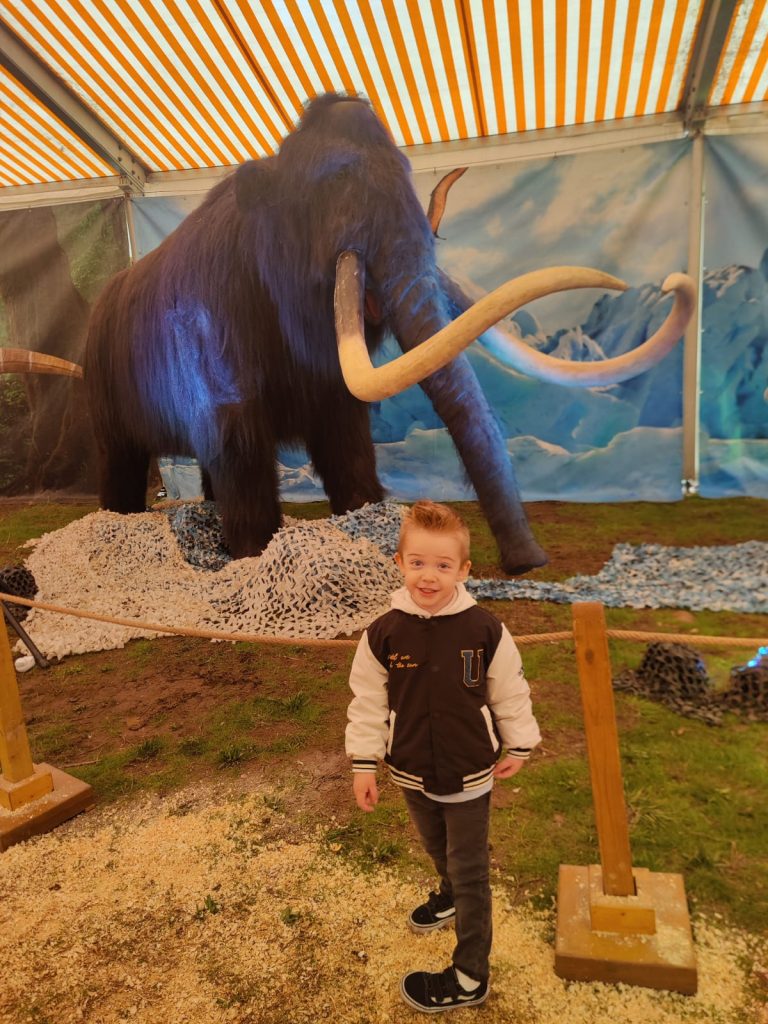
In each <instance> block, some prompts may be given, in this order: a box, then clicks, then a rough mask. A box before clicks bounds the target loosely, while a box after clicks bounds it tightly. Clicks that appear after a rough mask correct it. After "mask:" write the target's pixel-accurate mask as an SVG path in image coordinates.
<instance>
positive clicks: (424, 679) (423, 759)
mask: <svg viewBox="0 0 768 1024" xmlns="http://www.w3.org/2000/svg"><path fill="white" fill-rule="evenodd" d="M456 591H457V593H456V597H455V598H454V600H453V601H452V602H451V603H450V604H448V605H447V606H446V607H445V608H443V609H441V610H440V611H439V612H437V613H436V614H435V615H430V614H429V612H425V611H424V610H422V609H421V608H419V607H418V605H417V604H416V603H415V602H414V600H413V598H412V597H411V596H410V594H409V593H408V591H407V589H406V588H405V587H401V588H400V589H399V590H397V591H395V593H394V594H393V595H392V603H391V608H390V610H389V611H388V612H386V613H385V614H384V615H382V616H380V617H379V618H378V619H376V621H375V622H373V623H372V624H371V626H370V627H369V628H368V629H367V630H366V631H365V633H364V634H363V636H362V637H361V639H360V642H359V644H358V647H357V652H356V653H355V658H354V661H353V662H352V668H351V670H350V679H349V683H350V686H351V688H352V692H353V694H354V697H353V700H352V703H351V704H350V706H349V712H348V719H349V721H348V724H347V729H346V736H345V746H346V751H347V754H348V756H350V757H351V758H352V770H353V771H358V772H365V771H368V772H370V771H375V770H376V764H377V762H378V761H380V760H384V761H386V763H387V764H388V765H389V769H390V773H391V775H392V779H393V781H394V782H396V783H397V784H398V785H399V786H403V787H404V788H406V789H417V790H421V791H426V792H428V793H434V794H435V795H436V796H444V795H448V794H453V793H460V792H464V791H467V790H472V789H477V788H480V787H482V786H487V784H488V782H489V781H490V779H491V777H492V775H493V768H494V766H495V764H496V761H497V760H498V757H499V753H500V751H501V750H502V748H505V749H506V751H507V752H508V753H509V754H512V755H513V756H514V757H520V758H526V757H528V756H529V755H530V752H531V750H532V748H533V747H535V746H536V745H537V744H538V743H539V742H540V741H541V735H540V733H539V728H538V725H537V724H536V719H535V718H534V716H533V712H532V709H531V699H530V691H529V688H528V683H527V682H526V679H525V676H524V675H523V668H522V663H521V660H520V655H519V653H518V650H517V647H516V646H515V642H514V640H513V639H512V637H511V636H510V634H509V632H508V631H507V629H506V627H505V626H503V625H502V623H500V622H499V621H498V619H496V618H495V617H494V616H493V615H491V614H490V613H489V612H486V611H484V610H483V609H482V608H479V607H478V606H477V603H476V602H475V599H474V598H473V597H472V596H471V595H470V594H469V593H468V592H467V590H466V589H465V587H464V585H463V584H461V583H460V584H457V587H456Z"/></svg>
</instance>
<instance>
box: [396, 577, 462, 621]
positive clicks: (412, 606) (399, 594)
mask: <svg viewBox="0 0 768 1024" xmlns="http://www.w3.org/2000/svg"><path fill="white" fill-rule="evenodd" d="M475 604H477V601H475V599H474V597H472V595H471V594H470V593H469V591H468V590H467V588H466V587H465V586H464V584H463V583H457V584H456V596H455V597H454V599H453V600H452V601H449V603H448V604H447V605H446V606H445V608H441V609H440V611H439V612H435V617H437V616H438V615H456V614H458V612H465V611H466V610H467V608H471V607H472V606H473V605H475ZM390 607H391V608H395V609H396V610H397V611H400V612H407V613H408V614H409V615H420V616H421V617H422V618H424V619H431V618H432V617H433V616H432V613H431V612H428V611H426V610H425V609H424V608H419V606H418V605H417V604H416V602H415V601H414V600H413V598H412V597H411V595H410V593H409V592H408V588H407V587H400V589H399V590H396V591H395V592H394V594H393V595H392V600H391V602H390Z"/></svg>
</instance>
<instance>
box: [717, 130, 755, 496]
mask: <svg viewBox="0 0 768 1024" xmlns="http://www.w3.org/2000/svg"><path fill="white" fill-rule="evenodd" d="M706 173H707V197H708V202H707V206H706V219H705V236H704V237H705V243H704V266H705V276H704V292H703V295H702V300H703V307H704V308H703V316H702V321H703V331H702V339H701V349H702V351H701V358H702V374H701V493H702V494H704V495H707V496H716V495H740V494H747V495H752V496H753V497H762V498H768V138H767V137H766V136H765V135H763V136H759V135H755V136H741V137H729V138H722V139H707V161H706Z"/></svg>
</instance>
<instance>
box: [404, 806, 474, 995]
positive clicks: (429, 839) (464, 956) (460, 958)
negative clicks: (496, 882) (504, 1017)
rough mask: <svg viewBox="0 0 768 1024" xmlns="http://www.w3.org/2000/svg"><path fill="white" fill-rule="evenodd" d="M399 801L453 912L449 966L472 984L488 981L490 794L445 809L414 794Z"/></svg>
mask: <svg viewBox="0 0 768 1024" xmlns="http://www.w3.org/2000/svg"><path fill="white" fill-rule="evenodd" d="M403 796H404V797H405V802H406V804H407V806H408V812H409V813H410V815H411V821H412V822H413V824H414V825H415V827H416V831H417V832H418V833H419V837H420V839H421V843H422V845H423V847H424V849H425V850H426V852H427V853H428V854H429V856H430V857H431V858H432V860H433V861H434V864H435V868H436V869H437V873H438V875H439V876H440V892H441V893H444V894H445V895H448V896H452V897H453V905H454V906H455V907H456V940H457V941H456V948H455V949H454V951H453V964H454V967H458V969H459V970H460V971H463V972H464V973H465V974H468V975H469V977H470V978H474V979H475V980H476V981H486V979H487V978H488V973H489V968H488V957H489V955H490V952H491V939H492V937H493V922H492V919H491V886H490V882H489V877H488V876H489V865H488V819H489V810H490V806H491V794H490V793H486V794H485V795H484V796H479V797H477V799H476V800H467V801H465V802H464V803H457V804H444V803H440V802H439V801H437V800H430V798H429V797H428V796H424V794H423V793H421V792H419V791H418V790H413V789H404V790H403Z"/></svg>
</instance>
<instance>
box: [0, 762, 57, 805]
mask: <svg viewBox="0 0 768 1024" xmlns="http://www.w3.org/2000/svg"><path fill="white" fill-rule="evenodd" d="M52 789H53V778H52V777H51V772H50V769H48V768H47V767H46V766H43V765H39V764H36V765H33V770H32V774H31V775H30V776H28V777H27V778H26V779H22V780H21V782H9V781H8V780H7V779H6V778H5V776H4V775H0V807H4V808H5V809H6V811H18V810H19V808H20V807H23V806H24V804H29V803H32V801H33V800H38V799H39V798H40V797H41V796H45V794H46V793H50V792H51V790H52Z"/></svg>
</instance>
